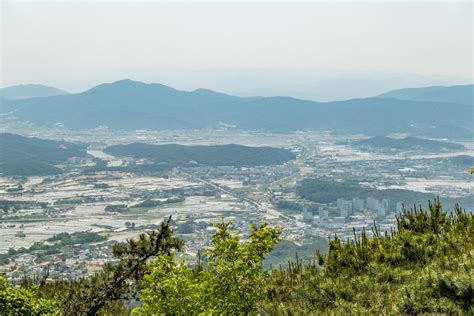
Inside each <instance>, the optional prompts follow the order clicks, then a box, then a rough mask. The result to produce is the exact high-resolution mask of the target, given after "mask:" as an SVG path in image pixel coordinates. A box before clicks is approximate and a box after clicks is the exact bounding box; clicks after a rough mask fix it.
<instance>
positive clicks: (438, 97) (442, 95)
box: [379, 85, 474, 106]
mask: <svg viewBox="0 0 474 316" xmlns="http://www.w3.org/2000/svg"><path fill="white" fill-rule="evenodd" d="M379 97H380V98H393V99H399V100H411V101H428V102H446V103H459V104H466V105H471V106H472V105H473V104H474V85H462V86H452V87H426V88H407V89H400V90H394V91H390V92H387V93H384V94H382V95H380V96H379Z"/></svg>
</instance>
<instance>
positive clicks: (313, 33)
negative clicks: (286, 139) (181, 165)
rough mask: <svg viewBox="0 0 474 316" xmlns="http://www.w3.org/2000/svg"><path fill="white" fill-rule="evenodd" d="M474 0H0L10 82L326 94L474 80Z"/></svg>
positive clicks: (5, 76)
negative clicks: (130, 84) (120, 82)
mask: <svg viewBox="0 0 474 316" xmlns="http://www.w3.org/2000/svg"><path fill="white" fill-rule="evenodd" d="M472 18H473V11H472V3H471V2H470V1H465V2H435V3H428V2H404V1H403V2H392V3H376V2H369V3H349V4H348V3H330V2H313V3H299V4H293V3H292V4H290V3H286V4H285V3H270V2H264V3H208V4H202V3H186V4H184V3H164V2H163V3H162V2H153V3H152V2H139V3H133V2H130V3H120V2H119V3H117V2H113V3H112V2H108V1H102V2H100V1H99V2H89V1H87V2H80V3H79V2H69V1H65V2H41V3H27V2H23V1H3V2H2V33H1V37H2V62H1V63H2V73H1V86H2V87H6V86H11V85H17V84H26V83H38V84H46V85H50V86H54V87H56V88H60V89H63V90H66V91H68V92H80V91H83V90H86V89H89V88H91V87H93V86H95V85H97V84H99V83H102V82H112V81H115V80H119V79H124V78H130V79H133V80H139V81H144V82H159V83H162V84H166V85H170V86H173V87H175V88H179V89H187V90H191V89H195V88H200V87H204V88H209V89H213V90H217V91H222V92H227V93H233V94H237V95H289V96H294V97H300V98H307V99H314V100H318V101H329V100H342V99H349V98H354V97H368V96H372V95H377V94H380V93H383V92H386V91H388V90H393V89H398V88H405V87H419V86H429V85H453V84H465V83H470V82H471V81H472Z"/></svg>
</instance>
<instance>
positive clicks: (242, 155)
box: [104, 143, 296, 166]
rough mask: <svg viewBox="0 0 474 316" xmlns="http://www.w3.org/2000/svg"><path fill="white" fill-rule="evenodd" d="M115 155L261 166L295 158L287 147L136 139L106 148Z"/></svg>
mask: <svg viewBox="0 0 474 316" xmlns="http://www.w3.org/2000/svg"><path fill="white" fill-rule="evenodd" d="M104 151H105V152H107V153H108V154H110V155H114V156H132V157H135V158H148V159H152V160H154V161H155V162H157V163H160V162H166V163H173V164H177V165H179V164H189V162H190V161H192V162H195V163H199V164H205V165H213V166H259V165H274V164H283V163H285V162H287V161H289V160H293V159H295V158H296V156H295V154H293V153H292V152H291V151H289V150H286V149H280V148H273V147H249V146H242V145H235V144H229V145H214V146H205V145H200V146H185V145H178V144H167V145H151V144H143V143H133V144H128V145H115V146H111V147H107V148H106V149H105V150H104Z"/></svg>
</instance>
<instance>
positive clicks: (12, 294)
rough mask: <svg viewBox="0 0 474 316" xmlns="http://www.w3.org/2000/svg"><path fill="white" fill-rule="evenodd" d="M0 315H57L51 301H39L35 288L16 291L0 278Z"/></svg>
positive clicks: (56, 308) (57, 310) (57, 312)
mask: <svg viewBox="0 0 474 316" xmlns="http://www.w3.org/2000/svg"><path fill="white" fill-rule="evenodd" d="M0 315H9V316H10V315H11V316H15V315H32V316H33V315H59V309H58V307H57V304H56V303H55V302H54V301H52V300H46V299H39V298H38V297H37V288H36V287H30V288H20V289H17V288H15V287H13V285H12V284H11V283H10V282H8V280H6V279H5V278H4V277H2V276H0Z"/></svg>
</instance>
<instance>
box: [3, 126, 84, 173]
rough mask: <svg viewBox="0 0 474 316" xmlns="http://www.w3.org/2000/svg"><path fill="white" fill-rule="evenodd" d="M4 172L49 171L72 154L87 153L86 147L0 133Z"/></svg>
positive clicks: (81, 154) (55, 168)
mask: <svg viewBox="0 0 474 316" xmlns="http://www.w3.org/2000/svg"><path fill="white" fill-rule="evenodd" d="M0 148H1V150H0V174H3V175H6V176H9V175H47V174H57V173H61V172H62V171H61V169H59V168H57V167H55V165H57V164H61V163H64V162H65V161H66V160H68V159H69V158H71V157H85V156H86V155H87V153H86V151H85V148H84V147H82V146H79V145H76V144H73V143H69V142H63V141H53V140H46V139H40V138H36V137H24V136H20V135H15V134H9V133H0Z"/></svg>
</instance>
